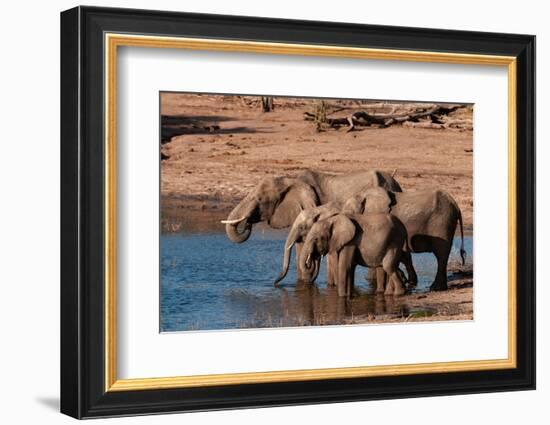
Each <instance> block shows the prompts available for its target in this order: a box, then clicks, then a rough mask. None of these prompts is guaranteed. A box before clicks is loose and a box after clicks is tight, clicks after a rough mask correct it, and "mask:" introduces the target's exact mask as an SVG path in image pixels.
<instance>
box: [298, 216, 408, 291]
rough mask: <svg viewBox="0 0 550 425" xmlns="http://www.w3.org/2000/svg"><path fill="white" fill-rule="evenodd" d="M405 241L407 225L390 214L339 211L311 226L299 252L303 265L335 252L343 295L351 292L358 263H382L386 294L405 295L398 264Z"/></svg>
mask: <svg viewBox="0 0 550 425" xmlns="http://www.w3.org/2000/svg"><path fill="white" fill-rule="evenodd" d="M406 241H407V232H406V229H405V227H404V226H403V224H402V223H401V222H400V221H399V220H398V219H397V218H396V217H395V216H393V215H391V214H365V215H357V214H355V215H347V214H336V215H334V216H332V217H329V218H326V219H323V220H319V221H317V222H316V223H315V224H314V225H313V226H312V227H311V230H310V231H309V233H308V234H307V236H306V239H305V242H304V246H303V248H302V252H301V254H300V260H299V261H300V267H303V268H304V269H311V268H312V266H313V262H314V261H315V260H317V259H319V258H320V257H322V256H324V255H327V254H333V255H335V257H336V260H337V266H336V270H335V272H336V287H337V289H338V296H340V297H350V296H351V294H352V291H353V285H354V276H355V267H356V266H357V265H361V266H365V267H375V268H376V267H382V269H383V270H384V271H385V272H386V273H387V275H388V277H389V279H388V281H389V283H388V285H387V287H386V289H385V294H386V295H402V294H404V293H405V287H404V285H403V281H402V279H401V276H400V274H399V272H398V266H399V262H400V261H401V257H402V253H403V248H404V246H405V244H406Z"/></svg>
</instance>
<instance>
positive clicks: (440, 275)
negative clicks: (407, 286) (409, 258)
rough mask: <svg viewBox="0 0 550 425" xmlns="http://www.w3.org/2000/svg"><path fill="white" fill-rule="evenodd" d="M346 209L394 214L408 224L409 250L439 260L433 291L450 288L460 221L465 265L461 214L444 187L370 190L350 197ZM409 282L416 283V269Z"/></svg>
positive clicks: (461, 252) (412, 272) (462, 255)
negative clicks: (452, 255) (449, 270)
mask: <svg viewBox="0 0 550 425" xmlns="http://www.w3.org/2000/svg"><path fill="white" fill-rule="evenodd" d="M344 208H348V209H351V210H355V211H356V210H363V213H365V214H371V213H391V214H392V215H394V216H395V217H397V218H398V219H399V220H400V221H401V222H402V223H403V225H404V226H405V228H406V230H407V235H408V241H407V246H408V250H409V251H410V252H413V253H414V252H432V253H433V254H434V255H435V257H436V259H437V274H436V276H435V280H434V281H433V283H432V285H431V286H430V290H433V291H441V290H445V289H447V262H448V260H449V255H450V253H451V248H452V243H453V238H454V234H455V231H456V226H457V223H458V224H460V236H461V238H462V241H461V246H460V256H461V258H462V263H463V264H464V261H465V260H464V256H465V254H466V251H465V250H464V230H463V225H462V213H461V211H460V208H459V207H458V204H457V203H456V201H455V200H454V199H453V197H452V196H451V195H449V194H448V193H447V192H445V191H443V190H421V191H414V192H401V193H395V192H391V191H387V190H384V189H382V188H371V189H367V190H366V191H364V192H363V193H359V194H357V195H355V196H354V197H352V198H350V199H348V201H347V202H346V204H345V205H344ZM407 272H408V274H409V281H411V283H413V284H416V281H417V277H416V273H414V269H412V270H409V269H408V267H407Z"/></svg>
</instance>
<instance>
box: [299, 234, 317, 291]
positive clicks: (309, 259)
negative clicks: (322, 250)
mask: <svg viewBox="0 0 550 425" xmlns="http://www.w3.org/2000/svg"><path fill="white" fill-rule="evenodd" d="M313 251H314V250H313V244H312V243H306V244H304V247H303V248H302V252H301V254H300V261H299V265H298V267H299V268H300V271H302V274H304V275H306V276H308V277H309V282H313V281H314V280H315V278H316V277H317V274H318V273H319V270H318V269H319V265H318V263H319V259H318V258H314V257H316V255H315V254H314V252H313ZM316 269H317V270H316Z"/></svg>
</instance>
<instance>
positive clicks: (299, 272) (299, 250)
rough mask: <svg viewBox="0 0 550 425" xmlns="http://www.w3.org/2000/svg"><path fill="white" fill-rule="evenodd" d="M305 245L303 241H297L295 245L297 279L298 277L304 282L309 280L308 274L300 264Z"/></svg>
mask: <svg viewBox="0 0 550 425" xmlns="http://www.w3.org/2000/svg"><path fill="white" fill-rule="evenodd" d="M303 245H304V244H303V243H296V244H295V245H294V246H295V247H296V279H298V281H299V282H304V281H306V280H307V277H306V275H305V274H304V272H303V271H302V270H300V267H299V266H298V264H300V254H301V253H302V247H303Z"/></svg>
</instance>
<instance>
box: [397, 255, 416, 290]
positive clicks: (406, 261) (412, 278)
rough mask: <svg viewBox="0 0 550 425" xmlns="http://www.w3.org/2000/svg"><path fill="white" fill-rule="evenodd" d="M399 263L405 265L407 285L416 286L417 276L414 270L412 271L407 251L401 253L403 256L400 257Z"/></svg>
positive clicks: (410, 258)
mask: <svg viewBox="0 0 550 425" xmlns="http://www.w3.org/2000/svg"><path fill="white" fill-rule="evenodd" d="M401 261H402V262H403V264H405V268H406V269H407V276H408V278H409V285H410V286H416V285H418V276H417V275H416V270H415V269H414V265H413V262H412V256H411V253H410V252H409V251H403V254H402V255H401Z"/></svg>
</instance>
